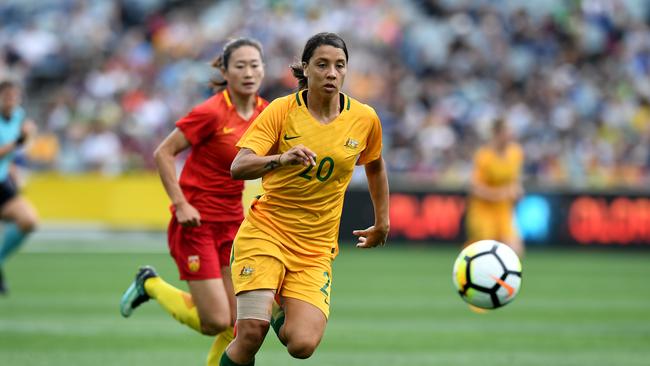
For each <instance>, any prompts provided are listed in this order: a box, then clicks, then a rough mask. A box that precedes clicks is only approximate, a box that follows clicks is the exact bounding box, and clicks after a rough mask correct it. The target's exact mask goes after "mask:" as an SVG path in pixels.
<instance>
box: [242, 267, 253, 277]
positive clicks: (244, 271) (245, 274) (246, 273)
mask: <svg viewBox="0 0 650 366" xmlns="http://www.w3.org/2000/svg"><path fill="white" fill-rule="evenodd" d="M253 272H255V268H253V267H249V266H244V268H242V269H241V272H239V277H250V276H251V275H252V274H253Z"/></svg>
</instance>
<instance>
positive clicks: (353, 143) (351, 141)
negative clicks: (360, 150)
mask: <svg viewBox="0 0 650 366" xmlns="http://www.w3.org/2000/svg"><path fill="white" fill-rule="evenodd" d="M343 146H345V147H348V148H350V149H356V148H357V147H359V141H357V140H355V139H353V138H348V139H347V141H345V145H343Z"/></svg>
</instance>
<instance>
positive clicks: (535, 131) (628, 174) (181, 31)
mask: <svg viewBox="0 0 650 366" xmlns="http://www.w3.org/2000/svg"><path fill="white" fill-rule="evenodd" d="M649 10H650V6H649V5H648V4H647V2H644V1H643V0H582V1H578V2H565V1H560V0H554V1H550V0H549V1H547V0H534V1H523V0H522V1H506V0H503V1H487V0H476V1H451V0H439V1H435V0H429V1H427V0H419V1H411V2H403V1H396V0H364V1H354V2H347V1H340V0H320V1H307V0H301V1H288V0H250V1H220V2H212V1H164V0H128V1H127V0H122V1H115V2H107V1H101V0H96V1H95V0H85V1H84V0H64V1H36V0H27V1H26V0H9V1H4V2H2V3H1V4H0V22H1V24H2V26H1V27H0V79H6V78H10V79H13V80H17V81H19V82H20V83H22V84H23V85H25V87H26V90H27V93H26V94H27V98H26V102H25V107H26V109H27V111H28V114H29V115H30V117H31V118H33V119H34V120H35V121H36V122H37V123H38V124H39V127H40V134H39V137H38V139H36V141H34V142H33V144H32V145H31V146H30V147H29V149H28V151H27V157H28V159H27V160H28V161H29V162H30V164H31V165H32V166H33V167H35V168H37V169H43V170H48V169H53V170H58V171H62V172H67V173H76V172H86V171H101V172H104V173H106V174H119V173H123V172H129V171H134V170H135V171H137V170H142V169H153V159H152V152H153V149H154V148H155V146H156V145H157V144H158V143H159V142H160V141H161V139H162V138H163V137H164V136H165V135H166V133H167V132H169V131H170V130H171V128H173V123H174V122H175V121H176V119H177V118H179V117H180V116H182V115H183V114H185V113H186V112H187V111H188V110H189V108H191V106H192V105H194V104H196V103H197V102H199V101H200V100H202V99H203V98H205V96H206V95H207V94H208V93H210V89H209V87H208V80H209V79H210V78H211V77H214V75H216V73H215V72H214V70H213V69H211V68H210V66H209V65H210V61H211V59H212V57H214V56H215V55H217V54H218V53H219V51H220V49H221V47H222V46H223V43H224V42H225V41H226V40H227V39H228V37H232V36H240V35H242V36H251V37H255V38H257V39H259V40H260V41H261V42H262V44H263V45H264V47H265V62H266V67H267V70H266V75H267V77H266V80H265V82H264V85H263V89H262V92H261V93H262V95H263V96H264V97H266V98H267V99H273V98H274V97H277V96H279V95H282V94H285V93H287V92H289V91H290V90H291V89H293V88H295V87H296V84H295V80H294V79H293V78H292V76H291V73H290V69H289V67H288V65H289V64H290V63H291V62H293V61H294V59H295V58H296V57H297V56H298V52H299V51H300V47H301V45H302V44H303V43H304V42H305V40H306V38H307V37H309V36H310V35H311V34H314V33H316V32H318V31H324V30H327V31H332V32H337V33H339V34H341V35H342V36H343V38H344V39H346V40H347V41H348V43H349V45H350V46H351V49H354V50H355V51H354V53H353V54H351V55H350V71H349V73H348V80H347V81H346V88H347V90H348V91H349V92H350V94H352V95H354V96H355V97H357V98H358V99H359V100H361V101H364V102H367V103H368V104H371V105H373V106H375V107H377V108H378V110H377V112H378V114H379V115H380V117H381V119H382V122H383V126H384V143H385V150H384V155H385V158H386V161H387V163H388V168H389V172H391V173H392V176H394V177H396V176H400V177H405V178H407V179H412V180H414V181H418V182H426V183H429V182H430V183H431V184H437V185H442V186H455V185H459V184H465V183H466V182H467V181H468V175H469V174H470V164H471V157H472V154H473V151H474V148H475V147H476V146H477V145H478V143H479V142H480V141H481V140H483V139H485V138H486V137H487V133H488V132H489V126H490V123H491V121H492V120H493V118H495V117H496V116H500V115H501V116H505V117H506V118H507V120H508V122H509V123H510V125H511V127H512V128H513V130H514V132H515V134H516V136H517V138H518V139H519V140H520V141H521V142H522V144H523V146H524V150H525V153H526V164H525V176H526V180H527V183H529V184H536V185H543V186H568V187H572V188H584V187H590V188H611V187H616V188H633V189H638V188H643V187H648V184H649V183H650V27H649V24H650V11H649Z"/></svg>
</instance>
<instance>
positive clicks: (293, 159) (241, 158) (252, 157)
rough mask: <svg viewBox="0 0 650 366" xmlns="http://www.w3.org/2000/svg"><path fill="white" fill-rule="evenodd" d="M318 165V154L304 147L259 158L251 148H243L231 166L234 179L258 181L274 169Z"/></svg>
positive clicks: (295, 147) (300, 146)
mask: <svg viewBox="0 0 650 366" xmlns="http://www.w3.org/2000/svg"><path fill="white" fill-rule="evenodd" d="M298 164H302V165H305V166H307V165H316V154H314V152H313V151H311V150H309V148H307V147H305V146H303V145H296V146H294V147H292V148H291V149H289V150H287V151H285V152H283V153H280V154H275V155H267V156H258V155H257V154H256V153H255V151H253V150H251V149H249V148H246V147H244V148H242V149H241V150H239V153H237V156H235V159H234V160H233V161H232V165H231V166H230V175H231V176H232V178H233V179H257V178H259V177H261V176H263V175H264V174H266V173H268V172H270V171H271V170H273V169H276V168H279V167H281V166H285V165H298Z"/></svg>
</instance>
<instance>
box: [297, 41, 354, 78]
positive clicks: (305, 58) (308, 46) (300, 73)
mask: <svg viewBox="0 0 650 366" xmlns="http://www.w3.org/2000/svg"><path fill="white" fill-rule="evenodd" d="M323 45H328V46H332V47H336V48H340V49H342V50H343V53H345V61H346V62H347V61H348V47H347V46H346V45H345V41H344V40H343V38H341V37H340V36H339V35H338V34H336V33H328V32H322V33H318V34H315V35H313V36H312V37H311V38H309V40H308V41H307V43H305V48H304V50H303V51H302V57H301V58H300V62H294V63H293V64H291V66H289V67H291V72H292V73H293V77H295V78H296V79H297V80H298V90H303V89H307V77H306V76H305V65H307V64H308V63H309V60H311V57H312V56H313V55H314V51H315V50H316V49H317V48H318V47H320V46H323Z"/></svg>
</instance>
